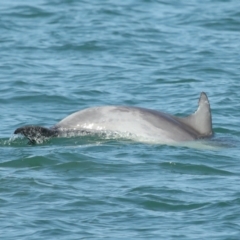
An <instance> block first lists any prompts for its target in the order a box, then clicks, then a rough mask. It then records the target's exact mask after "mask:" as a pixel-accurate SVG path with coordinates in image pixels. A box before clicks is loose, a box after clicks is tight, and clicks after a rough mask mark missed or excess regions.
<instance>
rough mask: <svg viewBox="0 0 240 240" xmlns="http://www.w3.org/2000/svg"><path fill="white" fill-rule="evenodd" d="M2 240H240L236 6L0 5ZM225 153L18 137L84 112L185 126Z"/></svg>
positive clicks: (239, 5)
mask: <svg viewBox="0 0 240 240" xmlns="http://www.w3.org/2000/svg"><path fill="white" fill-rule="evenodd" d="M0 33H1V34H0V84H1V85H0V106H1V109H0V112H1V115H0V119H1V125H0V152H1V155H0V236H1V239H4V240H8V239H14V240H15V239H21V240H23V239H24V240H25V239H26V240H28V239H59V240H60V239H61V240H62V239H67V240H72V239H184V240H185V239H219V240H220V239H221V240H223V239H228V240H230V239H232V240H233V239H236V240H238V239H240V214H239V207H240V187H239V182H240V162H239V161H240V150H239V146H240V124H239V123H240V101H239V100H240V67H239V63H240V52H239V49H240V40H239V39H240V1H238V0H203V1H197V0H190V1H183V0H178V1H177V0H171V1H167V0H162V1H157V0H156V1H153V0H138V1H137V0H126V1H113V0H107V1H97V0H93V1H87V0H85V1H78V0H52V1H47V0H35V1H30V0H22V1H7V0H3V1H1V3H0ZM202 91H204V92H206V93H207V94H208V97H209V100H210V103H211V108H212V117H213V129H214V132H215V136H214V138H213V139H212V140H211V141H210V142H209V143H207V144H209V145H210V146H211V145H212V144H213V143H217V146H218V147H217V148H213V149H211V148H198V147H189V146H169V145H160V144H147V143H142V142H134V141H131V140H129V139H109V138H105V139H104V138H102V139H101V138H96V137H88V136H86V137H72V138H57V139H51V140H48V141H46V142H44V143H42V144H38V145H34V146H32V145H29V144H28V143H27V140H26V139H24V138H21V137H16V136H13V132H14V130H15V129H16V128H18V127H20V126H23V125H27V124H34V125H41V126H46V127H49V126H52V125H54V124H55V123H57V122H58V121H59V120H61V119H62V118H64V117H66V116H67V115H69V114H70V113H73V112H75V111H77V110H80V109H83V108H87V107H92V106H99V105H112V104H116V105H130V106H139V107H145V108H150V109H156V110H162V111H164V112H168V113H171V114H174V115H178V116H186V115H188V114H191V113H192V112H194V111H195V110H196V108H197V102H198V98H199V95H200V92H202Z"/></svg>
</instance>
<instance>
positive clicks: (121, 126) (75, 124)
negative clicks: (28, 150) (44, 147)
mask: <svg viewBox="0 0 240 240" xmlns="http://www.w3.org/2000/svg"><path fill="white" fill-rule="evenodd" d="M104 133H105V134H117V135H118V136H122V137H130V138H134V139H136V140H141V139H148V140H150V141H151V140H154V141H157V142H159V143H166V144H171V143H178V142H184V141H192V140H197V139H203V138H209V137H211V136H212V135H213V130H212V116H211V109H210V104H209V101H208V97H207V95H206V93H204V92H202V93H201V94H200V98H199V101H198V108H197V110H196V112H195V113H193V114H192V115H189V116H187V117H184V118H182V117H177V116H173V115H170V114H168V113H163V112H160V111H156V110H151V109H146V108H141V107H131V106H99V107H91V108H87V109H83V110H80V111H78V112H75V113H73V114H71V115H69V116H67V117H66V118H64V119H63V120H61V121H60V122H58V123H57V124H55V125H54V126H52V127H50V128H46V127H41V126H34V125H28V126H23V127H20V128H17V129H16V130H15V131H14V134H22V135H24V136H25V137H26V138H28V139H29V142H30V143H32V144H34V143H38V142H39V139H45V138H51V137H64V136H73V135H74V136H81V135H86V134H87V135H88V134H89V135H91V134H104ZM40 142H41V141H40Z"/></svg>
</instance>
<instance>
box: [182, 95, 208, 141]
mask: <svg viewBox="0 0 240 240" xmlns="http://www.w3.org/2000/svg"><path fill="white" fill-rule="evenodd" d="M178 121H180V122H182V123H184V124H185V125H187V126H189V127H191V128H192V129H194V130H195V131H196V132H197V133H198V134H199V137H210V136H212V134H213V131H212V114H211V108H210V103H209V101H208V97H207V95H206V93H204V92H202V93H201V95H200V98H199V101H198V109H197V111H196V112H195V113H193V114H192V115H190V116H188V117H186V118H178Z"/></svg>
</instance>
